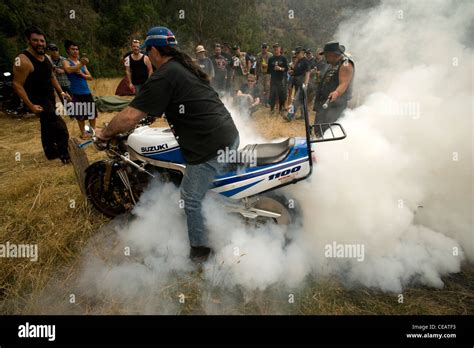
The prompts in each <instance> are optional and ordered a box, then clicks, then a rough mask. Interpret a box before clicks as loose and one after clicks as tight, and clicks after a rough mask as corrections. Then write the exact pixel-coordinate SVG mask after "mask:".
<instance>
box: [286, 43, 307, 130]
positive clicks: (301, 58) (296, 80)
mask: <svg viewBox="0 0 474 348" xmlns="http://www.w3.org/2000/svg"><path fill="white" fill-rule="evenodd" d="M295 55H296V63H295V65H294V67H293V69H292V70H291V75H292V77H293V79H292V84H293V87H294V88H295V97H294V99H293V104H292V105H290V110H289V112H288V116H287V120H288V121H292V120H294V118H295V115H296V112H297V111H298V108H299V107H300V106H301V104H302V103H303V92H302V90H301V89H302V87H303V84H305V85H308V82H309V75H310V70H311V69H310V66H309V63H308V60H307V59H306V57H305V49H304V48H303V47H300V46H298V47H296V48H295ZM301 112H303V109H301Z"/></svg>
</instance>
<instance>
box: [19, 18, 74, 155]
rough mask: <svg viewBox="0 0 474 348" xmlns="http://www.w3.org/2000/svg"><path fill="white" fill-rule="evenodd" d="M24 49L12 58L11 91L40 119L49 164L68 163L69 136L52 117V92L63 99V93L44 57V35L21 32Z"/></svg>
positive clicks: (34, 31)
mask: <svg viewBox="0 0 474 348" xmlns="http://www.w3.org/2000/svg"><path fill="white" fill-rule="evenodd" d="M25 36H26V39H27V41H28V48H27V49H26V50H24V51H23V52H21V53H20V54H19V55H18V56H17V57H16V58H15V64H14V65H13V88H14V90H15V93H16V94H17V95H18V96H19V97H20V98H21V99H22V100H23V102H24V103H25V105H26V106H27V107H28V108H29V109H30V110H31V111H32V112H33V113H35V114H36V115H38V116H39V118H40V124H41V143H42V145H43V150H44V154H45V155H46V158H47V159H49V160H52V159H55V158H60V159H61V161H62V162H63V163H64V164H66V163H69V162H70V157H69V152H68V149H67V147H68V140H69V132H68V130H67V127H66V124H65V123H64V121H63V119H62V118H61V116H59V115H57V114H56V113H55V99H54V90H56V92H57V93H58V94H59V95H60V96H61V97H62V98H65V99H70V96H69V95H68V94H67V93H65V92H64V91H63V90H62V88H61V86H60V84H59V82H58V80H57V79H56V76H54V73H53V65H52V63H51V61H50V60H49V58H47V57H46V56H45V47H46V35H45V34H44V32H43V31H42V30H41V29H39V28H37V27H30V28H28V29H27V30H26V31H25Z"/></svg>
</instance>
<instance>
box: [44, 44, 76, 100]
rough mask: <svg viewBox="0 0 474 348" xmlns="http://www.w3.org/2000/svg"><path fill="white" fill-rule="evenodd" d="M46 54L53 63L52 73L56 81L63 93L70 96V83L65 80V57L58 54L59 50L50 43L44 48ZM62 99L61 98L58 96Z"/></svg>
mask: <svg viewBox="0 0 474 348" xmlns="http://www.w3.org/2000/svg"><path fill="white" fill-rule="evenodd" d="M46 52H47V53H48V54H49V56H50V58H51V63H53V71H54V74H55V75H56V79H57V80H58V82H59V84H60V85H61V88H62V90H63V91H64V92H66V93H67V94H69V95H72V92H71V81H69V79H68V78H67V75H66V71H65V70H64V65H63V63H64V61H65V60H66V58H65V57H63V56H61V55H60V54H59V48H58V46H57V45H56V44H54V43H50V44H49V45H48V46H47V47H46ZM59 98H60V99H62V97H61V96H59Z"/></svg>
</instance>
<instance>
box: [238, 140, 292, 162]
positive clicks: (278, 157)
mask: <svg viewBox="0 0 474 348" xmlns="http://www.w3.org/2000/svg"><path fill="white" fill-rule="evenodd" d="M295 142H296V141H295V138H288V139H286V140H284V141H282V142H280V143H265V144H249V145H247V146H245V147H244V148H242V149H241V150H240V151H239V152H241V153H242V154H244V153H245V154H246V156H249V155H251V154H256V157H257V166H264V165H267V164H273V163H278V162H281V161H283V160H284V159H285V158H286V156H288V154H289V153H290V151H291V149H292V148H293V146H295ZM242 156H245V155H242ZM242 156H241V158H242Z"/></svg>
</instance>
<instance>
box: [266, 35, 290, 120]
mask: <svg viewBox="0 0 474 348" xmlns="http://www.w3.org/2000/svg"><path fill="white" fill-rule="evenodd" d="M287 71H288V61H287V60H286V57H285V56H284V55H282V54H281V47H280V45H279V44H278V43H275V44H274V45H273V55H272V57H270V58H269V59H268V73H269V74H270V100H269V103H270V112H271V113H272V114H273V113H274V112H275V103H276V100H277V99H278V103H279V112H280V114H282V113H283V112H284V110H285V101H286V88H285V85H284V81H285V79H286V73H287Z"/></svg>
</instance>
